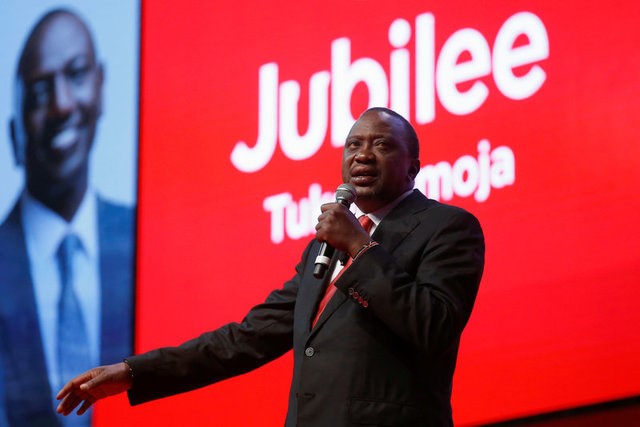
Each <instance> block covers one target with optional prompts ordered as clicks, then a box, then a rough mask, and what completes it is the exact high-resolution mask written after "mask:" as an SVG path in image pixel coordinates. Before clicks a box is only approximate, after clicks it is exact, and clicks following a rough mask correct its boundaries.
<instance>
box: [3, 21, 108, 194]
mask: <svg viewBox="0 0 640 427" xmlns="http://www.w3.org/2000/svg"><path fill="white" fill-rule="evenodd" d="M18 77H19V83H20V84H19V86H20V88H19V97H18V99H19V103H18V104H19V105H18V108H19V110H20V111H18V114H17V116H16V117H14V122H13V124H12V126H13V128H14V129H13V136H14V145H15V148H16V155H17V158H18V160H19V161H20V162H24V165H25V172H26V175H27V180H28V181H31V184H32V185H37V186H40V185H45V186H55V185H56V184H59V185H65V183H66V184H68V183H69V182H70V180H75V179H78V177H79V176H81V174H84V175H85V176H86V173H87V164H88V158H89V152H90V150H91V146H92V144H93V138H94V135H95V131H96V122H97V120H98V117H99V116H100V113H101V103H102V100H101V88H102V79H103V76H102V69H101V67H100V66H99V65H98V64H97V63H96V58H95V52H94V48H93V44H92V41H91V37H90V35H89V33H88V30H87V29H86V27H85V26H84V25H83V24H82V23H81V22H80V21H79V20H78V19H77V18H76V17H74V16H72V15H68V14H59V15H55V16H53V17H51V18H50V19H49V20H47V21H46V22H44V23H43V24H42V25H41V26H40V27H39V28H37V29H36V30H35V32H34V33H33V35H32V37H31V38H30V40H29V42H28V43H27V45H26V47H25V51H24V53H23V58H22V61H21V64H20V67H19V72H18Z"/></svg>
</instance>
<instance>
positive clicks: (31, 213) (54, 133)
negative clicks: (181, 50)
mask: <svg viewBox="0 0 640 427" xmlns="http://www.w3.org/2000/svg"><path fill="white" fill-rule="evenodd" d="M102 82H103V68H102V65H101V64H99V63H98V62H97V59H96V52H95V48H94V43H93V40H92V37H91V34H90V32H89V29H88V28H87V26H86V24H85V23H84V22H83V21H82V20H81V19H80V18H79V17H78V16H77V15H75V14H74V13H72V12H70V11H67V10H61V9H58V10H54V11H51V12H49V13H47V14H46V15H44V16H43V17H42V18H41V19H40V20H39V21H38V22H37V23H36V25H35V26H34V27H33V28H32V30H31V32H30V33H29V35H28V37H27V40H26V42H25V44H24V47H23V49H22V51H21V54H20V57H19V61H18V67H17V72H16V99H15V101H16V102H15V104H14V105H15V111H14V115H13V117H12V119H11V122H10V130H11V136H12V143H13V150H14V155H15V160H16V163H17V164H18V165H21V166H23V167H24V176H25V186H24V190H23V192H22V194H21V195H20V196H19V198H18V200H17V202H16V204H15V206H14V207H13V208H12V209H11V211H10V213H9V215H8V217H7V218H6V220H5V221H4V223H3V224H2V225H0V295H2V297H1V298H0V363H2V366H0V373H2V376H1V377H0V396H3V399H2V402H0V408H2V407H4V411H5V412H6V419H7V422H8V424H9V425H11V426H21V427H22V426H56V425H69V424H72V425H80V424H79V423H78V421H79V420H71V419H68V418H64V417H61V416H59V415H58V414H56V411H55V406H56V405H57V403H56V402H55V392H56V391H57V390H58V389H59V388H60V387H61V386H62V385H63V384H65V383H66V382H67V381H68V380H69V379H70V378H72V377H73V376H75V375H77V374H78V373H80V372H82V371H84V370H86V369H88V368H89V367H91V366H95V364H99V363H114V362H116V361H118V360H122V357H123V356H126V355H127V354H130V353H131V351H132V343H133V339H132V327H133V325H132V319H133V307H132V301H133V284H134V281H133V280H134V278H133V263H134V253H133V251H134V237H135V235H134V232H135V230H134V213H133V210H132V209H131V208H128V207H124V206H119V205H116V204H114V203H111V202H108V201H106V200H104V199H103V198H101V197H99V196H98V194H97V193H96V192H95V190H94V189H93V188H92V187H91V185H90V183H89V155H90V152H91V148H92V145H93V141H94V136H95V132H96V126H97V121H98V118H99V117H100V114H101V110H102ZM79 337H80V338H81V339H78V338H79ZM84 365H88V366H86V367H85V366H84ZM0 412H2V411H1V410H0ZM80 423H81V425H90V417H85V419H84V420H82V421H80ZM0 424H1V422H0Z"/></svg>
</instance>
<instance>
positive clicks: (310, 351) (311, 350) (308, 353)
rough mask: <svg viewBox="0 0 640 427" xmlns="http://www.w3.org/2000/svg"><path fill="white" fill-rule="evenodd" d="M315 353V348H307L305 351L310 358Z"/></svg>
mask: <svg viewBox="0 0 640 427" xmlns="http://www.w3.org/2000/svg"><path fill="white" fill-rule="evenodd" d="M315 353H316V351H315V350H314V349H313V347H307V348H305V349H304V354H306V355H307V356H308V357H312V356H313V355H314V354H315Z"/></svg>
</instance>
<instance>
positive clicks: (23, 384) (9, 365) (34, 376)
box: [0, 198, 135, 427]
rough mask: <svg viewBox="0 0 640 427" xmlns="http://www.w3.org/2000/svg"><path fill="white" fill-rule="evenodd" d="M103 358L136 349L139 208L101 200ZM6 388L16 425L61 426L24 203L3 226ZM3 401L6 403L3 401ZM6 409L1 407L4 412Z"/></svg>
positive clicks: (1, 336) (1, 321) (0, 273)
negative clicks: (41, 325)
mask: <svg viewBox="0 0 640 427" xmlns="http://www.w3.org/2000/svg"><path fill="white" fill-rule="evenodd" d="M97 206H98V227H99V230H98V233H99V248H100V249H99V250H100V266H99V268H100V292H101V295H100V299H101V320H100V324H101V331H100V341H101V343H100V349H101V353H100V361H101V363H115V362H118V361H121V360H122V358H123V357H125V356H126V355H128V354H131V352H132V344H133V338H132V333H133V296H134V290H133V286H134V275H133V274H134V268H133V267H134V262H135V259H134V239H135V234H134V233H135V229H134V212H133V210H132V209H130V208H127V207H123V206H118V205H115V204H112V203H109V202H107V201H104V200H101V199H100V198H99V199H98V204H97ZM0 295H2V297H1V298H0V345H1V347H0V351H1V354H0V360H1V361H2V367H0V372H3V373H4V376H3V377H2V378H0V381H1V382H0V387H2V388H3V389H4V390H3V392H2V393H0V395H3V394H4V399H5V401H4V402H3V403H4V408H5V411H6V414H7V418H8V420H9V423H10V425H11V426H21V427H22V426H44V425H46V426H55V425H58V421H57V419H56V415H55V413H54V411H53V402H52V397H51V387H50V385H49V380H48V376H47V368H46V362H45V355H44V350H43V346H42V337H41V335H40V330H39V324H38V313H37V307H36V300H35V293H34V289H33V282H32V278H31V275H30V271H29V260H28V258H27V248H26V244H25V240H24V233H23V228H22V221H21V215H20V205H19V204H16V206H15V207H14V208H13V209H12V211H11V212H10V214H9V216H8V217H7V219H6V220H5V222H4V223H3V224H2V226H0ZM3 403H1V402H0V407H1V406H2V405H3ZM0 412H1V411H0Z"/></svg>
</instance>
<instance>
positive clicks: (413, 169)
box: [409, 159, 420, 181]
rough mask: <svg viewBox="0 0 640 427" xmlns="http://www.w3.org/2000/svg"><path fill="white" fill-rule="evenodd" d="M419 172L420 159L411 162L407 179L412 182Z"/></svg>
mask: <svg viewBox="0 0 640 427" xmlns="http://www.w3.org/2000/svg"><path fill="white" fill-rule="evenodd" d="M418 172H420V159H413V160H411V166H409V178H410V179H411V180H412V181H413V180H414V179H416V176H417V175H418Z"/></svg>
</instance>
